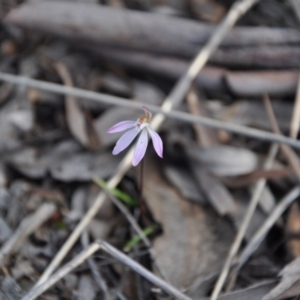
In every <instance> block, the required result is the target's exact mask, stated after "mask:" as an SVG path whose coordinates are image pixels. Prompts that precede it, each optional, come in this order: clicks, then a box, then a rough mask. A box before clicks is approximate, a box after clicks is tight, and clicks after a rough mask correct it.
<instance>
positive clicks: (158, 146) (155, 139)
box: [147, 127, 163, 158]
mask: <svg viewBox="0 0 300 300" xmlns="http://www.w3.org/2000/svg"><path fill="white" fill-rule="evenodd" d="M147 128H148V131H149V133H150V135H151V138H152V143H153V147H154V149H155V151H156V153H157V155H158V156H159V157H161V158H162V157H163V143H162V140H161V138H160V136H159V135H158V134H157V133H156V132H155V131H154V130H153V129H151V128H150V127H147Z"/></svg>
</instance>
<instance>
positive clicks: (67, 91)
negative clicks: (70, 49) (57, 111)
mask: <svg viewBox="0 0 300 300" xmlns="http://www.w3.org/2000/svg"><path fill="white" fill-rule="evenodd" d="M0 80H2V81H6V82H10V83H13V84H19V85H24V86H30V87H33V88H36V89H39V90H45V91H48V92H53V93H58V94H63V95H71V96H74V97H78V98H83V99H88V100H91V101H96V102H100V103H102V104H109V105H117V106H120V107H124V108H128V109H133V108H139V109H140V108H141V107H142V106H143V105H145V106H147V107H148V108H149V109H150V110H151V111H152V112H157V113H161V114H163V115H164V116H166V117H169V118H173V119H176V120H180V121H184V122H187V123H193V124H201V125H204V126H208V127H212V128H216V129H221V130H225V131H229V132H232V133H236V134H240V135H244V136H248V137H251V138H255V139H259V140H263V141H268V142H278V143H283V144H287V145H290V146H292V147H295V148H298V149H300V142H299V141H295V140H293V139H290V138H288V137H285V136H280V135H277V134H273V133H271V132H267V131H263V130H258V129H255V128H249V127H246V126H241V125H237V124H229V123H226V122H222V121H218V120H214V119H211V118H206V117H200V116H193V115H191V114H188V113H184V112H181V111H172V112H171V111H164V110H163V109H162V108H161V107H158V106H155V105H151V104H146V103H142V102H140V101H139V102H136V101H128V100H127V99H124V98H120V97H116V96H112V95H106V94H101V93H96V92H92V91H87V90H82V89H78V88H74V87H67V86H63V85H60V84H55V83H50V82H46V81H41V80H36V79H31V78H27V77H22V76H16V75H11V74H6V73H1V72H0Z"/></svg>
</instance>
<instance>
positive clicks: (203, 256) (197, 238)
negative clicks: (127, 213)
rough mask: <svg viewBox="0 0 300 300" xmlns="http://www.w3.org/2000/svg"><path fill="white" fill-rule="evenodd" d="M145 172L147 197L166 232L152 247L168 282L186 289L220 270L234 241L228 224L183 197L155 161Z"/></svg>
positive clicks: (148, 164)
mask: <svg viewBox="0 0 300 300" xmlns="http://www.w3.org/2000/svg"><path fill="white" fill-rule="evenodd" d="M145 172H146V174H147V177H146V180H145V181H144V196H145V199H146V202H147V205H148V206H149V208H150V210H151V211H152V213H153V216H154V218H155V219H156V220H157V221H158V222H160V223H161V225H162V229H163V234H162V235H161V236H160V237H158V238H157V239H156V240H155V242H154V245H153V248H154V250H155V252H156V254H157V261H158V263H159V265H160V267H161V269H162V271H163V273H164V274H165V276H166V280H167V281H169V282H170V283H171V284H172V285H174V286H176V287H177V288H183V287H186V288H187V287H190V286H192V285H193V283H194V282H196V281H197V280H199V278H201V277H203V278H204V277H207V276H208V274H210V273H213V272H217V271H219V268H220V267H221V265H222V262H223V257H224V255H225V254H226V252H227V249H228V247H229V245H230V242H231V240H232V238H233V232H232V230H231V229H230V226H229V224H228V223H226V221H225V220H223V219H218V218H216V216H215V215H214V214H213V213H212V212H211V211H210V210H208V209H205V208H203V207H202V206H200V205H198V204H195V203H192V202H189V201H186V200H185V199H184V198H182V197H181V196H180V195H179V194H178V193H177V192H176V190H174V189H173V188H172V187H171V186H170V185H169V184H168V183H167V182H166V181H165V180H164V178H163V177H162V176H161V175H160V172H159V169H158V167H157V165H156V164H155V163H153V161H152V160H151V162H150V161H146V165H145ZM202 292H203V291H202Z"/></svg>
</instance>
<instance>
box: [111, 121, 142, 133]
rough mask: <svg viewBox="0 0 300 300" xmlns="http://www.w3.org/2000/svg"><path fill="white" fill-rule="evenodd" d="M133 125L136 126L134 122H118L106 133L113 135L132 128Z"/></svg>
mask: <svg viewBox="0 0 300 300" xmlns="http://www.w3.org/2000/svg"><path fill="white" fill-rule="evenodd" d="M135 124H136V121H122V122H119V123H117V124H115V125H114V126H112V127H110V128H109V129H108V130H107V131H106V132H107V133H115V132H120V131H124V130H126V129H129V128H132V127H134V126H135Z"/></svg>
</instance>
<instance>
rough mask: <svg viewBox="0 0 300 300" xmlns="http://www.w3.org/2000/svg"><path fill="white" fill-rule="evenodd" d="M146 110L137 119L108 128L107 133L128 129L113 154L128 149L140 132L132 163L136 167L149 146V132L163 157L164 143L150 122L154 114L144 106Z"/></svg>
mask: <svg viewBox="0 0 300 300" xmlns="http://www.w3.org/2000/svg"><path fill="white" fill-rule="evenodd" d="M142 108H143V109H144V111H145V115H144V116H142V117H141V118H139V119H138V120H137V121H122V122H119V123H117V124H115V125H114V126H112V127H111V128H109V129H108V130H107V133H115V132H121V131H124V130H127V129H130V130H128V131H126V132H125V133H124V134H123V135H122V136H121V137H120V138H119V140H118V141H117V143H116V146H115V148H114V150H113V152H112V154H113V155H117V154H119V153H120V152H121V151H123V150H124V149H126V148H127V147H128V146H129V145H130V144H131V143H132V141H133V140H134V139H135V138H136V136H137V135H138V134H139V133H141V134H140V137H139V139H138V141H137V145H136V148H135V150H134V155H133V160H132V165H133V166H134V167H135V166H137V165H138V164H139V162H140V161H141V160H142V159H143V157H144V155H145V153H146V150H147V146H148V137H149V134H150V136H151V138H152V143H153V147H154V149H155V151H156V153H157V155H158V156H159V157H163V143H162V140H161V138H160V136H159V135H158V134H157V133H156V132H155V131H154V130H153V129H151V128H150V125H149V122H150V120H151V117H152V114H151V112H150V111H149V110H148V109H147V108H146V107H145V106H143V107H142Z"/></svg>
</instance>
